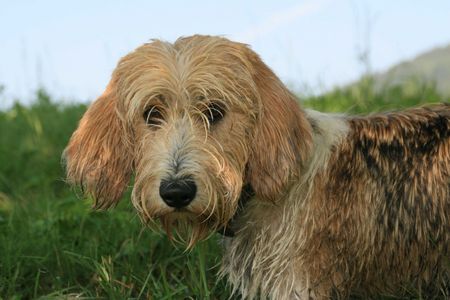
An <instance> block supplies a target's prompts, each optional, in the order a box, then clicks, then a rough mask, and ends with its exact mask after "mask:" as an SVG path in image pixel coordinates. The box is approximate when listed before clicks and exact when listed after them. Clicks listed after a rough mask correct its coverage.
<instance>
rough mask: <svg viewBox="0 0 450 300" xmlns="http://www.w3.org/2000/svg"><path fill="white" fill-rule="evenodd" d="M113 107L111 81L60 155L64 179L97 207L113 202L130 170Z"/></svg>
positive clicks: (120, 122) (122, 127)
mask: <svg viewBox="0 0 450 300" xmlns="http://www.w3.org/2000/svg"><path fill="white" fill-rule="evenodd" d="M117 108H118V96H117V92H116V88H115V84H114V82H113V80H111V82H110V83H109V85H108V87H107V88H106V90H105V91H104V93H103V94H102V95H101V96H100V97H99V98H98V99H97V100H96V101H94V102H93V103H92V104H91V106H90V107H89V108H88V110H87V111H86V113H85V114H84V116H83V118H82V119H81V121H80V123H79V126H78V128H77V130H76V131H75V132H74V133H73V135H72V137H71V138H70V141H69V144H68V146H67V148H66V149H65V150H64V154H63V160H64V161H65V163H66V172H67V178H68V181H69V182H70V183H71V184H75V185H79V186H81V187H82V188H83V189H84V192H85V193H87V194H89V195H91V196H93V198H94V200H95V203H94V208H97V209H104V208H108V207H110V206H112V205H114V204H116V203H117V201H118V200H119V199H120V197H121V196H122V193H123V191H124V190H125V188H126V186H127V184H128V182H129V180H130V176H131V173H132V165H133V160H132V157H133V152H132V149H130V146H129V143H127V138H126V137H127V135H126V134H127V133H126V130H125V124H124V122H123V120H122V119H121V118H120V117H119V115H118V111H117Z"/></svg>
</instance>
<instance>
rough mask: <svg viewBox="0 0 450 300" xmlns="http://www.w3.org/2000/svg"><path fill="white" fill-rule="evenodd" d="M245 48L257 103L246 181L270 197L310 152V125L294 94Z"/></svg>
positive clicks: (273, 198) (295, 172) (277, 192)
mask: <svg viewBox="0 0 450 300" xmlns="http://www.w3.org/2000/svg"><path fill="white" fill-rule="evenodd" d="M248 52H249V54H248V57H249V59H250V63H251V65H252V67H253V80H254V82H255V84H256V87H257V90H258V92H259V96H260V106H261V107H260V116H259V120H258V122H259V124H258V127H257V131H256V134H255V140H254V141H253V145H252V152H251V154H250V158H249V163H248V170H247V172H248V173H247V181H248V182H250V184H251V185H252V187H253V189H254V190H255V192H256V194H257V195H258V196H259V197H260V198H263V199H268V200H272V201H273V200H275V199H277V198H278V197H279V196H280V194H281V193H282V192H283V191H284V190H285V188H286V186H287V185H288V183H289V180H290V179H291V180H293V179H295V177H296V176H298V175H299V174H298V173H299V171H300V168H301V163H302V162H304V161H305V159H306V158H307V156H308V155H309V152H310V147H311V142H312V136H311V126H310V124H309V122H308V121H307V119H306V117H305V114H304V112H303V111H302V110H301V109H300V107H299V105H298V103H297V101H296V98H295V96H294V95H293V94H292V93H291V92H290V91H289V90H288V89H287V88H286V87H285V86H284V84H283V83H282V82H281V81H280V80H279V79H278V77H277V76H276V75H275V74H274V73H273V72H272V71H271V70H270V69H269V68H268V67H267V66H266V65H265V64H264V63H263V62H262V61H261V59H260V58H259V57H258V55H257V54H256V53H254V52H253V51H251V50H250V49H248Z"/></svg>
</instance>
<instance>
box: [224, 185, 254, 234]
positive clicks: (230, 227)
mask: <svg viewBox="0 0 450 300" xmlns="http://www.w3.org/2000/svg"><path fill="white" fill-rule="evenodd" d="M254 196H255V191H254V190H253V188H252V186H251V185H250V184H249V183H248V184H246V185H244V186H243V187H242V190H241V195H240V196H239V201H238V208H237V210H236V212H235V214H234V215H233V217H232V218H231V219H230V221H229V222H228V224H227V225H225V226H224V227H222V228H220V229H219V230H217V232H218V233H220V234H221V235H223V236H226V237H234V234H235V231H236V228H234V227H235V224H234V223H235V222H234V221H235V220H236V219H238V218H239V216H240V215H241V214H242V212H243V211H244V209H245V206H246V205H247V203H248V202H249V201H250V199H252V198H253V197H254Z"/></svg>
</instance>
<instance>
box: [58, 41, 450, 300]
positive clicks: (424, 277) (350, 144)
mask: <svg viewBox="0 0 450 300" xmlns="http://www.w3.org/2000/svg"><path fill="white" fill-rule="evenodd" d="M211 102H214V103H218V104H220V105H221V106H222V107H223V108H224V112H225V115H224V117H223V119H221V120H220V121H219V122H218V123H217V124H210V123H209V121H208V119H207V117H206V115H207V113H208V109H209V106H208V105H209V103H211ZM149 107H152V108H157V109H158V110H159V111H160V112H161V119H160V120H159V122H158V123H156V124H153V125H151V126H149V125H148V124H146V120H144V118H143V114H144V111H145V110H146V109H148V108H149ZM65 158H66V161H67V174H68V178H69V181H70V182H72V183H74V184H77V185H81V186H82V187H83V188H84V189H85V191H86V192H87V193H89V194H92V195H93V196H94V198H95V199H96V204H95V207H97V208H107V207H109V206H111V205H114V204H115V203H116V202H117V201H118V199H119V198H120V195H121V194H122V192H123V190H124V189H125V187H126V185H127V183H128V181H129V179H130V176H131V175H132V174H134V175H135V184H134V188H133V193H132V201H133V204H134V206H135V207H136V208H137V211H138V212H139V215H140V216H141V217H142V219H143V220H144V221H146V222H147V221H154V220H160V221H161V224H162V225H163V227H164V228H165V229H166V231H167V232H168V234H169V235H171V234H172V229H173V228H175V229H178V231H184V228H189V229H188V230H187V231H186V232H184V234H185V235H187V236H188V239H189V246H192V245H193V244H194V243H195V242H196V241H197V240H199V239H201V238H204V237H206V236H207V235H208V234H209V233H211V232H214V231H215V230H217V229H218V228H222V227H231V228H232V229H233V230H234V231H235V236H234V237H232V238H229V239H228V240H227V241H226V246H225V251H224V252H225V253H224V261H223V267H222V271H221V274H222V275H225V276H227V277H228V278H229V281H230V282H231V283H232V286H233V290H234V291H235V292H239V293H240V294H241V295H242V296H243V297H244V298H256V297H259V298H272V299H310V298H313V299H326V298H329V297H331V296H335V297H342V298H347V297H349V295H350V294H351V293H352V294H359V295H362V296H367V295H372V294H380V293H388V294H393V295H400V296H402V295H403V296H404V295H408V293H409V292H410V291H415V292H418V293H419V294H421V295H423V296H427V297H434V296H438V295H442V297H445V296H448V295H449V262H448V258H449V252H450V249H449V241H450V236H449V235H450V216H449V215H450V186H449V185H450V174H449V173H450V107H449V105H445V104H442V105H433V106H428V107H422V108H415V109H410V110H407V111H404V112H395V113H385V114H377V115H373V116H369V117H348V116H340V115H329V114H322V113H319V112H315V111H310V110H307V111H303V110H302V109H301V108H300V107H299V106H298V104H297V103H296V100H295V97H294V96H293V95H292V94H291V93H290V92H289V91H288V90H287V89H286V87H285V86H284V85H283V84H282V83H281V81H280V80H279V79H278V78H277V77H276V76H275V75H274V73H273V72H272V71H271V70H270V69H269V68H268V67H267V66H266V65H265V64H264V63H263V62H262V61H261V60H260V58H259V57H258V56H257V55H256V54H255V53H254V52H252V51H251V50H250V49H249V48H248V47H247V46H245V45H243V44H239V43H234V42H231V41H229V40H226V39H224V38H219V37H209V36H192V37H188V38H182V39H179V40H177V41H176V42H175V43H174V44H170V43H166V42H162V41H157V40H156V41H152V42H151V43H148V44H145V45H143V46H141V47H139V48H138V49H136V50H135V51H134V52H132V53H130V54H128V55H127V56H125V57H124V58H123V59H122V60H121V61H120V62H119V64H118V66H117V68H116V70H115V71H114V73H113V76H112V79H111V82H110V84H109V85H108V87H107V89H106V91H105V92H104V94H103V95H102V96H101V97H100V98H99V99H98V100H97V101H96V102H94V104H93V105H92V106H91V107H90V108H89V110H88V111H87V112H86V114H85V115H84V117H83V119H82V120H81V121H80V125H79V128H78V129H77V131H76V132H75V133H74V135H73V136H72V138H71V140H70V142H69V145H68V147H67V149H66V151H65ZM185 177H192V178H193V179H194V180H195V183H196V185H197V186H198V192H197V196H196V198H195V199H194V201H192V202H191V204H189V206H187V207H186V208H185V209H183V210H175V209H173V208H171V207H169V206H167V205H165V203H164V202H163V201H162V199H161V198H160V196H159V192H158V191H159V185H160V182H161V180H163V179H166V178H185ZM244 186H251V187H252V189H253V190H254V192H255V196H254V197H253V198H252V199H250V200H249V201H248V203H244V204H241V206H242V205H243V206H244V208H243V209H242V211H240V212H239V213H236V211H237V208H238V206H239V198H240V194H241V191H242V189H243V187H244Z"/></svg>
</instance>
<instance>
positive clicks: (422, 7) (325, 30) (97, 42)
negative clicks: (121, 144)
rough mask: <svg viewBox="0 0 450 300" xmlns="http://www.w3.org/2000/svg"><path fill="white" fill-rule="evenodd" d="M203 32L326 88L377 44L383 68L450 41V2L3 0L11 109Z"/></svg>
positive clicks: (72, 89) (73, 88)
mask: <svg viewBox="0 0 450 300" xmlns="http://www.w3.org/2000/svg"><path fill="white" fill-rule="evenodd" d="M368 24H369V25H368ZM195 33H200V34H213V35H224V36H226V37H229V38H231V39H234V40H238V41H241V42H245V43H248V44H250V45H251V47H252V48H253V49H254V50H255V51H256V52H258V53H259V54H260V55H261V56H262V57H263V59H264V60H265V62H266V63H267V64H268V65H269V66H270V67H272V68H273V69H274V71H275V72H276V73H277V74H278V75H279V76H280V77H281V78H282V79H283V80H284V81H285V82H288V83H290V84H294V85H296V86H301V85H304V84H306V85H308V86H310V87H312V88H313V89H315V90H316V91H320V90H323V89H325V88H329V87H332V86H333V85H337V84H344V83H346V82H349V81H351V80H354V79H355V78H357V77H358V76H359V75H360V74H361V72H362V70H363V67H362V66H361V64H360V63H358V60H357V54H358V51H359V50H358V49H363V48H364V47H366V46H367V45H369V48H370V50H371V64H372V67H373V69H374V70H375V71H378V70H383V69H385V68H387V67H389V66H390V65H391V64H393V63H396V62H398V61H400V60H404V59H407V58H411V57H414V56H415V55H417V54H419V53H420V52H423V51H425V50H428V49H430V48H432V47H435V46H442V45H446V44H449V43H450V1H449V0H429V1H425V0H421V1H419V0H302V1H262V0H260V1H256V0H252V1H237V0H233V1H113V0H110V1H106V0H103V1H101V0H98V1H93V0H92V1H85V0H78V1H70V2H69V1H61V0H60V1H56V0H42V1H31V0H30V1H21V0H15V1H4V0H0V84H3V85H4V86H5V88H6V90H5V94H4V96H3V97H0V101H2V102H3V103H2V105H1V106H4V105H8V104H10V102H11V98H12V97H20V98H22V99H24V102H26V101H27V99H30V98H31V95H32V94H33V91H35V90H36V88H37V87H38V86H40V85H41V86H44V87H46V88H47V89H48V90H49V91H50V93H51V94H52V95H54V96H56V97H58V98H63V99H65V100H79V101H89V100H91V99H92V98H95V97H96V96H97V95H99V94H100V93H101V92H102V90H103V88H104V87H105V85H106V83H107V82H108V79H109V76H110V74H111V71H112V70H113V69H114V67H115V65H116V63H117V61H118V59H119V58H120V57H121V56H123V55H125V54H126V53H127V52H129V51H131V50H132V49H134V48H135V47H137V46H139V45H140V44H142V43H144V42H146V41H148V40H149V39H151V38H161V39H164V40H168V41H174V40H175V39H176V38H177V37H179V36H183V35H191V34H195ZM367 37H369V38H367ZM8 102H9V103H8Z"/></svg>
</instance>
